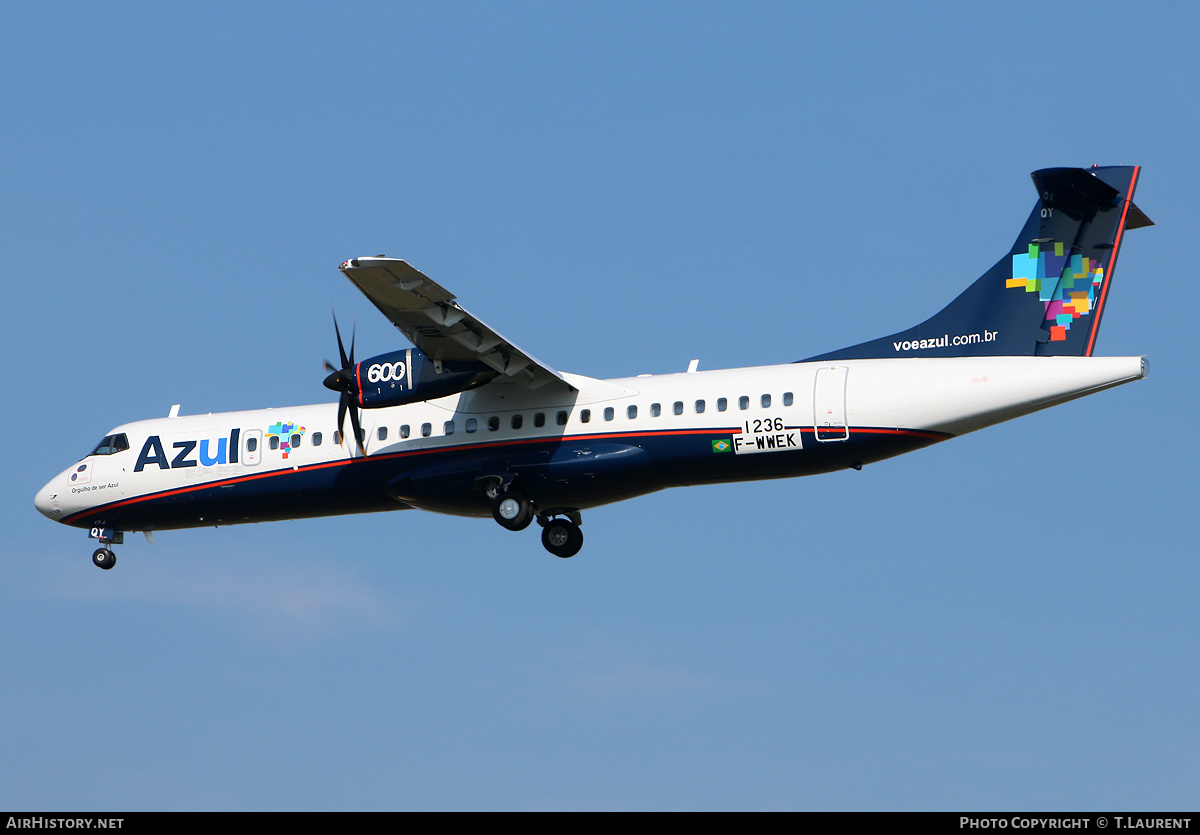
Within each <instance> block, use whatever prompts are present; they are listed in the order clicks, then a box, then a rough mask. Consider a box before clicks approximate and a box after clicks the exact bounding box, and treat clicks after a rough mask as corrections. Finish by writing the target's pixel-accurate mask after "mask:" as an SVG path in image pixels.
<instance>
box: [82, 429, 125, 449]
mask: <svg viewBox="0 0 1200 835" xmlns="http://www.w3.org/2000/svg"><path fill="white" fill-rule="evenodd" d="M127 449H129V439H128V438H126V437H125V433H124V432H119V433H117V434H116V435H108V436H106V437H105V438H104V440H103V441H101V442H100V443H98V444H97V445H96V448H95V449H94V450H92V453H91V454H92V455H112V454H113V453H115V452H123V451H125V450H127Z"/></svg>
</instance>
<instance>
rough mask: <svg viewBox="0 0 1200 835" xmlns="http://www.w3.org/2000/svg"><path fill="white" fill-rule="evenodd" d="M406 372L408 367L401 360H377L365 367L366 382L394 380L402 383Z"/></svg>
mask: <svg viewBox="0 0 1200 835" xmlns="http://www.w3.org/2000/svg"><path fill="white" fill-rule="evenodd" d="M407 372H408V369H407V367H405V365H404V363H402V362H377V363H374V364H373V365H371V367H370V368H368V369H367V382H370V383H386V382H388V381H389V380H395V381H396V382H398V383H402V382H404V375H405V374H406V373H407Z"/></svg>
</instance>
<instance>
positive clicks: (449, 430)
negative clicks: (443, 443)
mask: <svg viewBox="0 0 1200 835" xmlns="http://www.w3.org/2000/svg"><path fill="white" fill-rule="evenodd" d="M442 432H444V433H446V434H447V435H453V434H454V421H452V420H448V421H446V425H445V426H443V427H442Z"/></svg>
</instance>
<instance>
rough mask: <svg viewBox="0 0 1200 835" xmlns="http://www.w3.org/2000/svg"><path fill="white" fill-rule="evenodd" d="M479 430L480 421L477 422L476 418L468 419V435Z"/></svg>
mask: <svg viewBox="0 0 1200 835" xmlns="http://www.w3.org/2000/svg"><path fill="white" fill-rule="evenodd" d="M478 428H479V421H477V420H475V418H467V432H468V433H469V432H474V431H475V430H476V429H478Z"/></svg>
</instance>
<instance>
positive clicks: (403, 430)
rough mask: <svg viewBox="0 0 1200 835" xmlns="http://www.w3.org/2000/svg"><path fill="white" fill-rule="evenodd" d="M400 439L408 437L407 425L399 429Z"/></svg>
mask: <svg viewBox="0 0 1200 835" xmlns="http://www.w3.org/2000/svg"><path fill="white" fill-rule="evenodd" d="M400 437H401V438H407V437H408V424H407V423H406V424H404V425H403V426H401V427H400Z"/></svg>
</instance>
